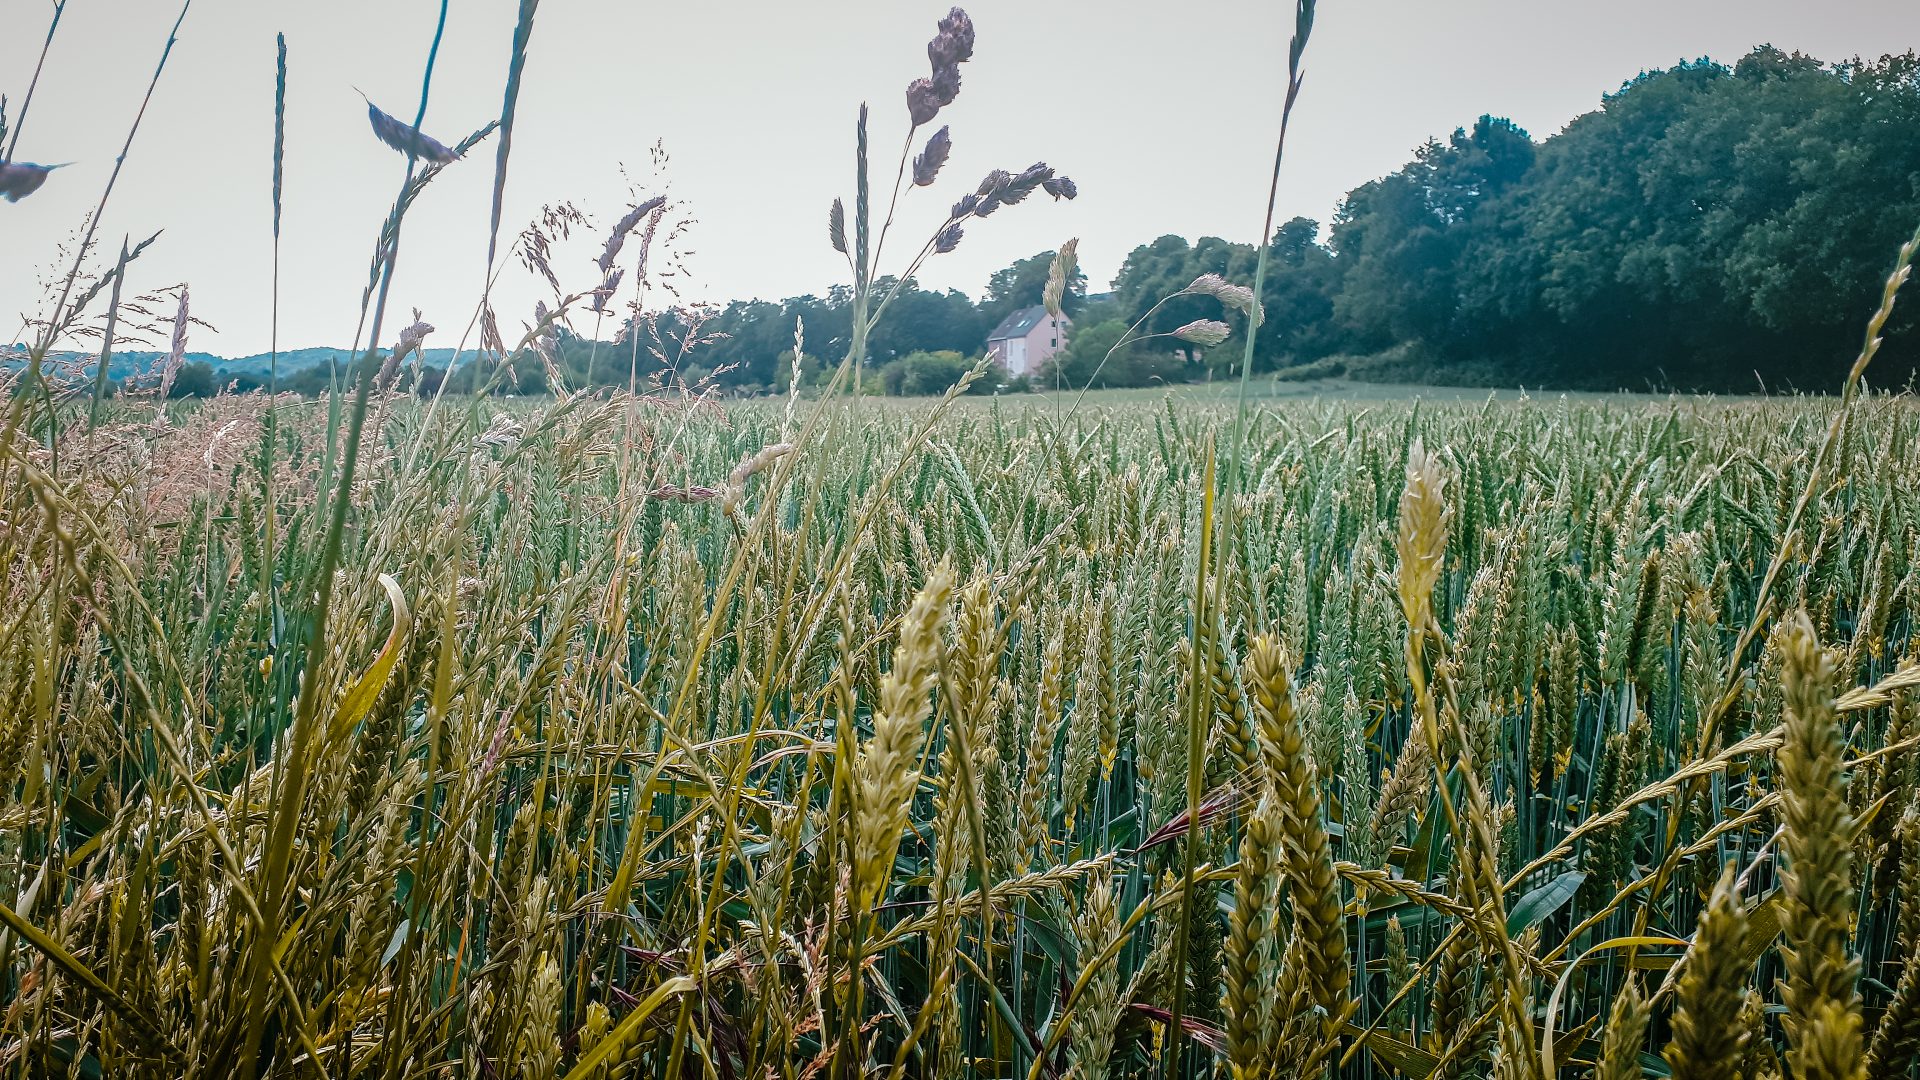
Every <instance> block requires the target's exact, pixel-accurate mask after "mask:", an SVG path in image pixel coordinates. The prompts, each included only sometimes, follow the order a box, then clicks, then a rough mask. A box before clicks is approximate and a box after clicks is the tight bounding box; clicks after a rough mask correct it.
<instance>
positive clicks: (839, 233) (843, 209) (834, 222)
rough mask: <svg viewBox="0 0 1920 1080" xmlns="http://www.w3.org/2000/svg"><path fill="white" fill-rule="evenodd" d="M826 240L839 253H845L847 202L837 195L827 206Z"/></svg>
mask: <svg viewBox="0 0 1920 1080" xmlns="http://www.w3.org/2000/svg"><path fill="white" fill-rule="evenodd" d="M827 242H828V243H830V244H832V245H833V250H835V251H837V252H839V253H840V254H842V255H845V254H846V253H847V204H846V203H844V202H841V201H840V198H839V196H837V195H836V196H834V200H833V205H832V206H830V207H828V208H827Z"/></svg>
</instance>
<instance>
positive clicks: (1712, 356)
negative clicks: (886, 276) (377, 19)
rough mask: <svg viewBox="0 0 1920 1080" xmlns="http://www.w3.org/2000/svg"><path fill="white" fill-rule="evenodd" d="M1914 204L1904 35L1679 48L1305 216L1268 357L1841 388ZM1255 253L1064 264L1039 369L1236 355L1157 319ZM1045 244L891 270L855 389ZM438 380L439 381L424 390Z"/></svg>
mask: <svg viewBox="0 0 1920 1080" xmlns="http://www.w3.org/2000/svg"><path fill="white" fill-rule="evenodd" d="M1916 223H1920V59H1916V55H1915V53H1913V52H1911V51H1909V52H1906V53H1903V54H1897V55H1889V56H1883V57H1881V58H1880V59H1878V60H1858V59H1856V60H1850V61H1845V62H1841V63H1823V62H1821V61H1819V60H1817V59H1815V58H1813V57H1809V56H1805V55H1802V54H1799V53H1789V52H1784V51H1782V50H1780V49H1777V48H1774V47H1772V46H1762V47H1760V48H1756V49H1754V50H1753V51H1752V52H1750V53H1748V54H1747V55H1746V56H1744V57H1742V58H1741V59H1740V60H1739V61H1738V62H1736V63H1734V64H1732V65H1725V64H1720V63H1715V62H1713V61H1710V60H1705V59H1702V60H1698V61H1691V62H1686V63H1681V64H1678V65H1676V66H1673V67H1670V68H1663V69H1657V70H1650V71H1646V72H1643V73H1641V74H1640V75H1639V76H1637V77H1636V78H1634V79H1631V80H1629V81H1628V82H1626V83H1625V84H1624V85H1623V86H1622V87H1621V88H1620V89H1618V90H1617V91H1615V92H1613V93H1610V94H1607V95H1605V96H1604V97H1603V98H1602V100H1601V103H1600V106H1599V107H1598V108H1596V109H1594V110H1593V111H1591V112H1588V113H1585V114H1583V115H1581V116H1579V117H1577V118H1575V119H1574V120H1573V121H1571V122H1570V123H1569V124H1567V126H1566V127H1565V128H1564V129H1563V130H1562V131H1560V132H1559V133H1557V134H1554V135H1551V136H1549V137H1547V138H1545V139H1540V140H1535V139H1534V138H1533V137H1532V136H1530V135H1529V134H1528V133H1527V132H1526V131H1524V130H1522V129H1521V128H1520V127H1518V126H1517V125H1515V124H1514V123H1513V122H1512V121H1510V120H1507V119H1503V118H1500V117H1497V116H1492V115H1487V116H1482V117H1480V118H1479V119H1477V120H1475V121H1474V122H1473V124H1472V125H1471V126H1467V127H1461V128H1459V129H1457V130H1455V131H1454V132H1452V133H1451V134H1450V135H1449V136H1447V137H1446V138H1445V139H1433V140H1430V141H1428V142H1427V143H1426V144H1425V145H1423V146H1421V147H1419V148H1418V149H1417V150H1416V151H1415V152H1414V154H1413V157H1412V160H1410V161H1408V162H1407V163H1406V164H1405V165H1404V166H1402V167H1401V168H1400V169H1398V170H1396V171H1395V172H1393V173H1391V174H1389V175H1387V176H1384V177H1381V178H1379V179H1377V180H1373V181H1371V182H1368V183H1366V184H1362V185H1361V186H1360V187H1358V188H1356V189H1354V190H1353V191H1351V192H1349V193H1348V195H1347V196H1346V198H1345V199H1344V200H1343V201H1342V203H1341V205H1340V207H1339V209H1338V211H1337V212H1336V214H1335V215H1334V217H1333V220H1332V222H1331V224H1330V226H1329V227H1327V228H1326V229H1324V230H1323V229H1322V227H1321V225H1320V224H1319V223H1318V222H1315V221H1312V220H1309V219H1307V218H1294V219H1293V220H1291V221H1287V222H1285V223H1284V224H1282V225H1280V226H1279V227H1278V228H1277V229H1276V230H1275V231H1274V234H1273V236H1272V237H1271V239H1270V241H1269V244H1270V251H1269V268H1268V273H1267V279H1266V282H1265V284H1264V287H1263V288H1262V290H1261V298H1260V299H1261V301H1262V304H1263V306H1264V311H1265V318H1264V320H1263V321H1262V323H1261V325H1260V326H1259V328H1258V331H1257V335H1258V336H1257V339H1256V341H1255V350H1254V358H1255V360H1254V362H1255V370H1256V372H1268V373H1277V374H1278V375H1280V376H1281V377H1291V378H1308V377H1317V376H1339V375H1345V376H1349V377H1357V378H1370V379H1381V380H1395V381H1433V382H1449V383H1462V384H1470V385H1526V386H1532V387H1542V388H1585V389H1601V390H1612V389H1633V390H1647V389H1652V390H1752V389H1756V388H1759V387H1761V386H1764V387H1766V388H1768V389H1775V390H1779V389H1789V388H1799V389H1813V390H1824V389H1830V388H1831V387H1833V386H1835V385H1837V384H1838V382H1839V380H1840V377H1841V375H1842V374H1843V373H1844V372H1845V370H1846V368H1847V367H1848V365H1850V364H1851V362H1852V360H1853V357H1854V355H1855V353H1856V352H1857V351H1858V348H1859V345H1860V332H1861V327H1862V325H1863V323H1864V321H1865V317H1866V315H1867V314H1868V312H1870V311H1871V310H1872V308H1873V307H1874V306H1875V305H1876V304H1877V303H1878V301H1879V297H1880V293H1881V290H1882V286H1883V283H1884V279H1885V275H1886V273H1887V270H1888V267H1889V264H1890V262H1891V259H1892V255H1893V252H1894V250H1895V248H1896V247H1897V246H1898V245H1899V244H1900V243H1901V242H1902V241H1903V240H1904V239H1906V238H1907V237H1908V236H1910V235H1911V234H1912V232H1913V229H1914V226H1915V224H1916ZM1323 233H1324V235H1323ZM1257 256H1258V252H1257V250H1256V249H1255V248H1254V246H1253V245H1251V244H1243V243H1234V242H1230V241H1227V240H1223V239H1220V238H1218V237H1202V238H1200V239H1199V240H1197V241H1193V242H1189V241H1188V240H1186V239H1184V238H1182V237H1179V236H1162V237H1160V238H1158V239H1156V240H1154V241H1152V242H1150V243H1146V244H1142V245H1140V246H1139V247H1137V248H1135V249H1134V250H1133V251H1132V252H1131V253H1130V254H1129V255H1128V256H1127V258H1126V261H1125V263H1124V265H1123V266H1122V267H1121V270H1120V272H1119V274H1118V275H1117V276H1116V278H1115V279H1114V281H1113V284H1112V290H1111V292H1110V293H1107V294H1102V295H1100V296H1097V297H1094V298H1091V299H1090V298H1089V297H1088V295H1087V287H1086V281H1085V279H1084V276H1082V277H1079V278H1077V279H1076V280H1075V281H1074V282H1072V283H1071V287H1070V288H1069V290H1068V295H1067V298H1066V302H1065V306H1066V310H1067V312H1068V313H1069V314H1070V315H1071V316H1072V317H1073V318H1074V320H1075V325H1074V329H1073V331H1072V332H1071V334H1070V335H1069V343H1068V346H1067V348H1066V349H1065V350H1064V351H1063V352H1062V353H1061V354H1060V355H1059V356H1058V357H1057V359H1056V361H1055V362H1054V363H1052V364H1050V365H1048V366H1047V367H1045V368H1043V369H1042V370H1041V371H1039V372H1037V373H1036V374H1035V375H1034V377H1033V378H1032V380H1031V383H1032V384H1033V385H1034V386H1035V388H1040V387H1042V386H1044V387H1047V388H1051V387H1053V386H1056V385H1057V386H1067V387H1073V388H1078V387H1080V386H1084V385H1087V384H1088V383H1089V382H1091V383H1093V384H1094V385H1106V386H1137V385H1149V384H1154V383H1163V382H1187V381H1196V380H1204V379H1209V378H1215V377H1222V376H1225V375H1227V374H1229V373H1233V374H1237V365H1238V364H1239V362H1240V358H1241V355H1242V346H1241V342H1240V340H1239V339H1237V337H1236V339H1235V340H1230V341H1229V342H1228V343H1227V344H1226V345H1225V346H1223V347H1221V348H1218V349H1214V350H1211V351H1202V350H1198V349H1193V348H1188V347H1181V348H1178V349H1176V348H1169V347H1166V346H1167V345H1168V340H1169V339H1166V338H1164V337H1161V338H1155V337H1153V336H1152V335H1164V334H1166V333H1168V332H1169V331H1171V330H1173V329H1174V328H1175V327H1178V326H1180V325H1182V324H1184V323H1187V322H1190V321H1192V320H1194V319H1201V318H1206V319H1218V318H1223V317H1224V318H1226V319H1227V321H1228V322H1230V323H1233V324H1234V326H1235V330H1236V334H1239V333H1244V332H1245V319H1244V318H1242V317H1240V316H1238V315H1234V314H1231V313H1229V314H1227V315H1225V316H1223V314H1222V312H1221V310H1220V305H1219V304H1218V303H1216V302H1214V301H1212V300H1211V299H1209V298H1206V297H1202V296H1174V298H1173V299H1172V300H1167V299H1166V298H1167V297H1169V296H1172V295H1173V294H1176V293H1178V292H1179V291H1180V290H1181V289H1182V288H1184V287H1185V286H1186V285H1187V284H1188V283H1189V282H1191V281H1192V280H1193V279H1194V278H1195V277H1197V276H1199V275H1201V274H1206V273H1216V274H1220V275H1222V276H1224V277H1226V278H1227V279H1228V280H1230V281H1234V282H1237V283H1241V284H1246V285H1251V284H1252V283H1253V279H1254V269H1255V263H1256V261H1257ZM1051 259H1052V255H1051V253H1050V252H1041V253H1037V254H1035V255H1032V256H1030V257H1028V258H1025V259H1021V260H1018V261H1017V262H1014V263H1013V264H1011V265H1009V266H1008V267H1006V268H1005V269H1003V270H1001V271H999V272H998V273H996V274H994V275H993V276H992V278H991V279H990V280H989V281H988V282H987V284H986V288H985V289H984V290H983V292H982V293H981V299H980V300H978V301H977V302H976V301H974V300H972V299H970V298H969V297H968V296H967V295H965V294H964V293H962V292H959V291H958V290H951V289H949V290H946V291H944V292H942V291H934V290H930V289H922V288H920V287H919V286H918V285H917V284H916V283H914V282H911V281H909V282H906V283H904V284H903V285H902V286H901V289H900V292H899V294H898V296H897V297H896V299H895V300H894V302H893V303H892V305H891V306H890V307H889V309H888V311H887V314H886V318H885V319H884V320H883V321H882V322H881V324H880V326H879V327H878V328H877V330H876V332H875V333H874V335H873V336H872V338H871V339H870V341H869V353H868V356H869V360H868V365H869V366H868V367H867V368H866V369H865V370H864V371H863V372H862V380H863V388H864V389H866V390H867V391H869V392H890V393H931V392H938V391H940V390H942V389H944V388H945V387H946V386H949V385H951V384H952V382H953V381H954V379H956V378H957V377H958V374H959V373H960V372H961V371H963V370H964V369H965V368H966V367H967V366H968V365H969V364H970V363H971V360H972V358H975V357H978V356H979V355H980V353H981V351H982V350H983V349H984V347H985V343H986V338H987V335H988V333H989V332H990V330H991V329H992V328H993V326H994V325H995V324H996V323H998V322H999V321H1000V319H1001V318H1003V317H1004V316H1005V315H1007V314H1008V313H1010V312H1012V311H1015V310H1018V309H1019V308H1022V307H1025V306H1027V305H1030V304H1037V303H1039V302H1040V299H1041V292H1042V290H1043V289H1044V287H1045V283H1046V277H1047V270H1048V266H1049V264H1050V262H1051ZM1163 301H1165V302H1163ZM1156 304H1158V305H1159V306H1158V308H1157V310H1156V309H1155V305H1156ZM1915 307H1916V306H1915V305H1908V306H1907V307H1906V308H1905V309H1904V311H1897V312H1896V316H1895V319H1894V321H1893V322H1892V324H1890V325H1889V327H1888V328H1887V332H1886V335H1885V345H1884V346H1883V348H1882V350H1881V352H1880V355H1879V357H1878V358H1877V359H1876V361H1875V365H1874V369H1873V373H1874V375H1875V378H1876V381H1877V382H1878V383H1879V384H1880V385H1883V386H1886V385H1901V384H1904V383H1905V382H1906V381H1907V380H1908V379H1910V378H1911V377H1912V375H1913V373H1914V370H1915V368H1916V365H1917V364H1920V335H1916V333H1915V319H1914V316H1913V314H1912V313H1913V312H1914V310H1915ZM796 323H802V324H804V328H805V341H804V346H803V347H804V350H805V351H804V353H803V354H802V355H803V358H804V359H803V363H802V381H803V382H805V381H808V380H810V379H812V378H817V377H818V373H820V372H822V371H827V370H830V369H831V367H832V366H833V364H834V363H836V362H837V361H838V360H839V359H840V358H841V357H842V356H843V355H844V354H845V351H846V348H847V343H848V340H849V339H850V337H851V291H850V290H849V289H848V288H846V287H844V286H837V287H835V288H833V289H830V290H828V291H827V292H826V293H825V294H824V295H819V296H811V295H810V296H800V297H793V298H789V299H786V300H782V301H779V302H773V301H764V300H740V301H734V302H732V303H729V304H726V305H723V306H718V307H714V308H708V309H698V308H685V309H677V310H673V311H668V312H665V313H663V314H661V315H659V316H657V317H655V318H653V319H650V320H648V321H647V323H646V324H645V325H643V326H629V327H628V328H627V333H625V334H624V335H623V338H622V340H621V341H619V342H598V343H596V342H592V341H588V340H585V339H581V338H574V337H570V336H567V335H564V334H563V335H561V337H560V339H559V340H558V341H557V342H556V343H555V346H554V348H553V349H551V350H550V352H549V356H548V358H547V359H546V360H542V359H541V358H539V357H536V356H533V355H531V354H529V355H525V356H518V357H515V358H514V360H513V368H512V371H511V373H510V376H509V383H510V385H511V386H512V387H513V388H515V389H517V390H520V391H523V392H535V391H538V390H541V389H544V388H545V382H546V379H547V372H548V370H549V368H550V365H551V366H555V367H557V368H558V369H559V370H561V371H562V373H563V375H564V377H565V378H566V380H567V382H568V384H569V385H570V386H574V387H578V386H582V385H587V384H604V385H622V386H624V385H627V384H628V383H629V381H631V380H646V379H650V378H655V377H657V376H658V375H659V373H661V372H662V371H668V370H671V371H673V372H674V373H675V374H676V376H678V377H681V378H686V379H688V380H689V381H693V380H696V379H701V378H706V379H711V380H712V381H713V382H714V383H716V384H718V385H719V386H721V387H723V388H725V389H727V390H729V391H732V392H744V393H751V392H767V391H781V390H784V389H785V388H786V387H787V386H788V385H789V384H790V382H791V380H792V378H793V362H794V355H795V354H794V331H795V326H796ZM1142 337H1144V338H1146V340H1135V339H1139V338H1142ZM1174 344H1176V345H1177V344H1178V343H1177V342H1175V343H1174ZM476 375H477V372H476V371H475V370H473V367H472V366H471V365H469V366H468V367H465V368H461V369H458V370H456V371H455V372H454V374H453V376H452V377H453V379H454V380H455V381H454V384H453V385H452V386H450V389H459V388H462V387H463V386H467V385H471V384H472V382H473V381H474V379H475V377H476ZM321 377H324V376H321ZM442 377H443V373H439V372H434V371H428V372H426V373H425V374H424V376H423V379H422V387H421V388H422V389H431V388H435V387H437V386H438V385H439V381H440V379H441V378H442ZM1001 388H1008V387H1007V386H1006V384H1004V383H1003V384H1001ZM1012 388H1014V389H1019V388H1022V386H1021V385H1020V384H1016V385H1014V386H1013V387H1012Z"/></svg>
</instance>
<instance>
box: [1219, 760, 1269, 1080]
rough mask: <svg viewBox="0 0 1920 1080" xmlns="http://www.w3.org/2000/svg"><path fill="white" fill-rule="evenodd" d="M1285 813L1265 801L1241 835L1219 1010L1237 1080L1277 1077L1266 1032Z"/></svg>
mask: <svg viewBox="0 0 1920 1080" xmlns="http://www.w3.org/2000/svg"><path fill="white" fill-rule="evenodd" d="M1280 829H1281V825H1280V813H1279V811H1278V809H1276V808H1275V806H1274V802H1273V799H1272V798H1271V797H1263V798H1262V799H1261V800H1260V803H1259V805H1258V806H1257V807H1255V809H1254V812H1253V814H1252V815H1251V816H1250V817H1248V818H1247V820H1246V823H1245V826H1244V828H1243V831H1242V832H1241V835H1240V861H1239V863H1238V864H1237V865H1236V866H1235V867H1234V874H1233V915H1232V916H1231V917H1230V918H1229V920H1228V922H1227V943H1226V948H1225V950H1224V951H1225V954H1226V961H1225V963H1224V964H1223V965H1222V967H1223V968H1224V975H1225V978H1224V979H1223V982H1224V984H1225V990H1224V994H1225V997H1224V998H1223V999H1222V1001H1221V1004H1220V1012H1221V1016H1222V1018H1223V1020H1224V1023H1225V1027H1226V1033H1227V1065H1228V1068H1229V1069H1230V1070H1231V1072H1232V1075H1233V1077H1234V1080H1251V1078H1253V1077H1259V1076H1265V1075H1268V1074H1269V1073H1270V1072H1271V1071H1272V1058H1273V1054H1272V1048H1271V1047H1269V1046H1268V1045H1267V1040H1268V1038H1269V1037H1270V1036H1271V1035H1272V1034H1273V1033H1272V1032H1269V1031H1267V1030H1266V1022H1265V1021H1266V1015H1267V1001H1266V994H1267V993H1269V992H1270V988H1269V987H1268V986H1267V985H1266V975H1267V973H1268V971H1269V970H1270V959H1269V958H1270V956H1271V954H1272V953H1273V951H1274V944H1273V941H1272V940H1271V939H1272V935H1273V916H1272V913H1271V911H1270V905H1271V904H1272V903H1273V901H1274V900H1275V899H1276V894H1277V893H1278V892H1279V888H1278V886H1279V873H1278V869H1279V868H1278V866H1277V865H1276V862H1277V860H1276V859H1275V858H1274V855H1275V852H1276V850H1277V849H1278V847H1279V834H1280Z"/></svg>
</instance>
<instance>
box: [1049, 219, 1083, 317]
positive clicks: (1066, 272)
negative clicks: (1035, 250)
mask: <svg viewBox="0 0 1920 1080" xmlns="http://www.w3.org/2000/svg"><path fill="white" fill-rule="evenodd" d="M1079 269H1080V238H1079V237H1077V236H1076V237H1074V238H1073V239H1071V240H1068V241H1067V242H1066V243H1064V244H1061V245H1060V250H1058V251H1056V252H1054V253H1053V263H1052V264H1051V265H1050V266H1048V267H1047V286H1046V289H1045V290H1044V291H1042V292H1041V294H1040V302H1041V303H1042V304H1043V305H1045V307H1046V309H1047V314H1049V315H1051V316H1053V317H1054V318H1056V319H1057V318H1059V317H1060V314H1061V304H1062V303H1063V302H1064V301H1065V300H1066V297H1067V285H1068V283H1069V282H1071V281H1072V280H1073V275H1074V274H1075V273H1078V272H1079Z"/></svg>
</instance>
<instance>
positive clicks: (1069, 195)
mask: <svg viewBox="0 0 1920 1080" xmlns="http://www.w3.org/2000/svg"><path fill="white" fill-rule="evenodd" d="M1040 187H1041V188H1042V189H1043V190H1045V191H1046V193H1047V194H1049V195H1051V196H1053V197H1054V199H1055V200H1056V201H1057V200H1060V199H1066V200H1067V201H1068V202H1072V201H1073V200H1074V199H1077V198H1079V197H1080V185H1079V184H1076V183H1074V182H1073V180H1072V179H1071V178H1069V177H1065V176H1049V177H1047V178H1046V179H1045V180H1042V181H1040Z"/></svg>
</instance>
